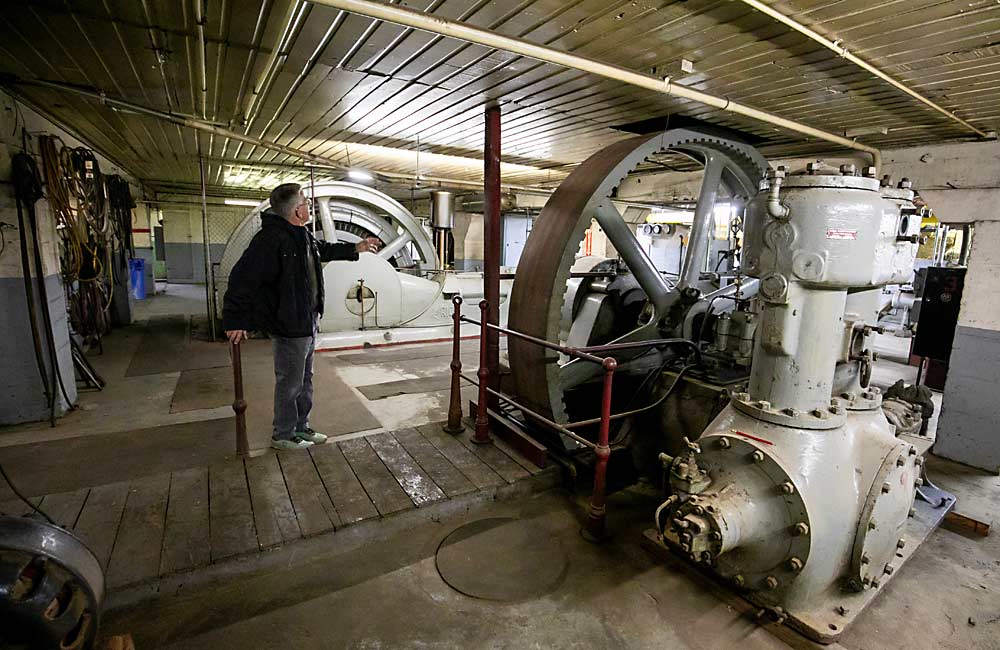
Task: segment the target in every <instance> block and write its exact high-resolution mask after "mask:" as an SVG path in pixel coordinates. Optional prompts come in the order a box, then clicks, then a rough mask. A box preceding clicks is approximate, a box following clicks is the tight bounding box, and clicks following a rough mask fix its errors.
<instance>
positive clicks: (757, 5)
mask: <svg viewBox="0 0 1000 650" xmlns="http://www.w3.org/2000/svg"><path fill="white" fill-rule="evenodd" d="M740 2H742V3H743V4H745V5H748V6H750V7H753V8H754V9H756V10H757V11H759V12H761V13H763V14H766V15H768V16H770V17H771V18H773V19H775V20H777V21H778V22H779V23H782V24H783V25H785V26H786V27H790V28H791V29H793V30H795V31H797V32H798V33H800V34H802V35H803V36H806V37H808V38H809V39H811V40H813V41H816V42H817V43H819V44H820V45H822V46H823V47H825V48H826V49H828V50H831V51H833V52H835V53H836V54H837V56H840V57H842V58H844V59H847V60H848V61H850V62H851V63H853V64H854V65H856V66H858V67H859V68H862V69H863V70H866V71H867V72H870V73H871V74H873V75H875V76H876V77H878V78H879V79H881V80H882V81H884V82H886V83H888V84H889V85H891V86H892V87H894V88H896V89H897V90H900V91H902V92H904V93H906V94H907V95H909V96H910V97H912V98H914V99H916V100H917V101H918V102H921V103H923V104H925V105H927V106H929V107H930V108H932V109H934V110H935V111H937V112H938V113H940V114H942V115H944V116H945V117H947V118H948V119H949V120H951V121H953V122H957V123H958V124H961V125H962V126H963V127H965V128H966V129H969V130H970V131H973V132H974V133H976V135H978V136H980V137H983V138H988V137H990V135H989V134H988V133H987V132H985V131H982V130H980V129H978V128H976V127H975V126H973V125H972V124H969V123H968V122H966V121H965V120H963V119H962V118H960V117H959V116H957V115H955V114H954V113H952V112H951V111H949V110H948V109H946V108H945V107H943V106H941V105H939V104H937V103H935V102H934V101H933V100H932V99H930V98H928V97H924V96H923V95H921V94H920V93H918V92H917V91H915V90H913V89H912V88H910V87H909V86H907V85H905V84H903V83H902V82H900V81H897V80H896V79H894V78H892V77H890V76H889V75H888V74H886V73H885V72H883V71H882V70H880V69H879V68H876V67H875V66H874V65H872V64H871V63H868V62H867V61H865V60H864V59H861V58H859V57H857V56H855V55H854V54H851V53H850V52H848V51H847V48H846V47H844V46H843V45H841V44H840V40H839V39H838V40H836V41H831V40H830V39H828V38H826V37H825V36H823V35H822V34H819V33H817V32H815V31H813V30H812V29H810V28H809V27H806V26H805V25H803V24H802V23H800V22H798V21H797V20H795V19H794V18H790V17H789V16H786V15H785V14H783V13H781V12H780V11H778V10H776V9H774V8H773V7H770V6H768V5H766V4H764V3H763V2H760V0H740Z"/></svg>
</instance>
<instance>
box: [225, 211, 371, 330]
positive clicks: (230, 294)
mask: <svg viewBox="0 0 1000 650" xmlns="http://www.w3.org/2000/svg"><path fill="white" fill-rule="evenodd" d="M260 221H261V229H260V232H258V233H257V234H256V235H254V238H253V239H252V240H251V241H250V245H249V246H248V247H247V249H246V251H244V252H243V256H242V257H240V261H239V262H237V263H236V266H234V267H233V270H232V272H231V273H230V274H229V287H228V288H227V289H226V295H225V297H224V298H223V301H222V329H223V330H225V331H227V332H228V331H231V330H257V331H262V332H266V333H268V334H274V335H276V336H283V337H288V338H296V337H301V336H312V335H313V334H314V330H313V328H314V322H315V319H316V317H317V315H320V316H321V315H322V314H323V297H324V290H323V266H322V264H323V262H329V261H332V260H357V259H358V253H357V251H356V250H355V247H354V244H333V243H330V242H325V241H318V240H317V239H316V238H315V237H313V235H312V233H311V232H309V230H308V229H307V228H305V227H303V226H294V225H292V224H290V223H288V221H286V220H285V219H283V218H281V217H280V216H278V215H276V214H274V213H273V212H270V211H265V212H264V213H263V214H261V219H260ZM307 264H312V265H313V268H314V269H315V271H316V284H317V285H318V286H316V287H312V286H310V282H309V275H310V274H309V269H308V267H307V266H306V265H307Z"/></svg>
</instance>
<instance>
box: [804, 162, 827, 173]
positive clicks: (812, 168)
mask: <svg viewBox="0 0 1000 650" xmlns="http://www.w3.org/2000/svg"><path fill="white" fill-rule="evenodd" d="M822 168H823V166H822V165H821V164H820V163H818V162H811V163H806V171H807V172H809V173H810V174H815V173H816V172H818V171H819V170H821V169H822Z"/></svg>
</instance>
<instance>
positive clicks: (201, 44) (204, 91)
mask: <svg viewBox="0 0 1000 650" xmlns="http://www.w3.org/2000/svg"><path fill="white" fill-rule="evenodd" d="M204 1H205V0H194V24H195V25H196V26H197V28H198V84H199V86H200V88H199V90H198V92H199V93H200V95H199V99H200V104H201V117H202V118H207V117H208V65H207V62H206V58H207V57H206V55H205V22H206V21H205V14H204V13H203V9H204V6H203V3H204Z"/></svg>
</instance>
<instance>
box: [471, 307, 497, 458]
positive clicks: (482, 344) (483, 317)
mask: <svg viewBox="0 0 1000 650" xmlns="http://www.w3.org/2000/svg"><path fill="white" fill-rule="evenodd" d="M488 310H489V303H488V302H486V301H485V300H480V301H479V322H480V325H481V328H480V331H479V372H477V373H476V374H477V375H478V377H479V403H478V404H477V405H476V431H475V433H474V434H473V436H472V442H474V443H476V444H479V445H485V444H487V443H490V442H493V440H492V439H491V438H490V420H489V417H488V416H487V413H486V409H487V408H489V393H487V392H486V388H487V387H488V385H489V378H490V369H489V356H488V353H487V350H486V338H487V336H488V332H489V327H488V325H489V322H488V318H487V311H488Z"/></svg>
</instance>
